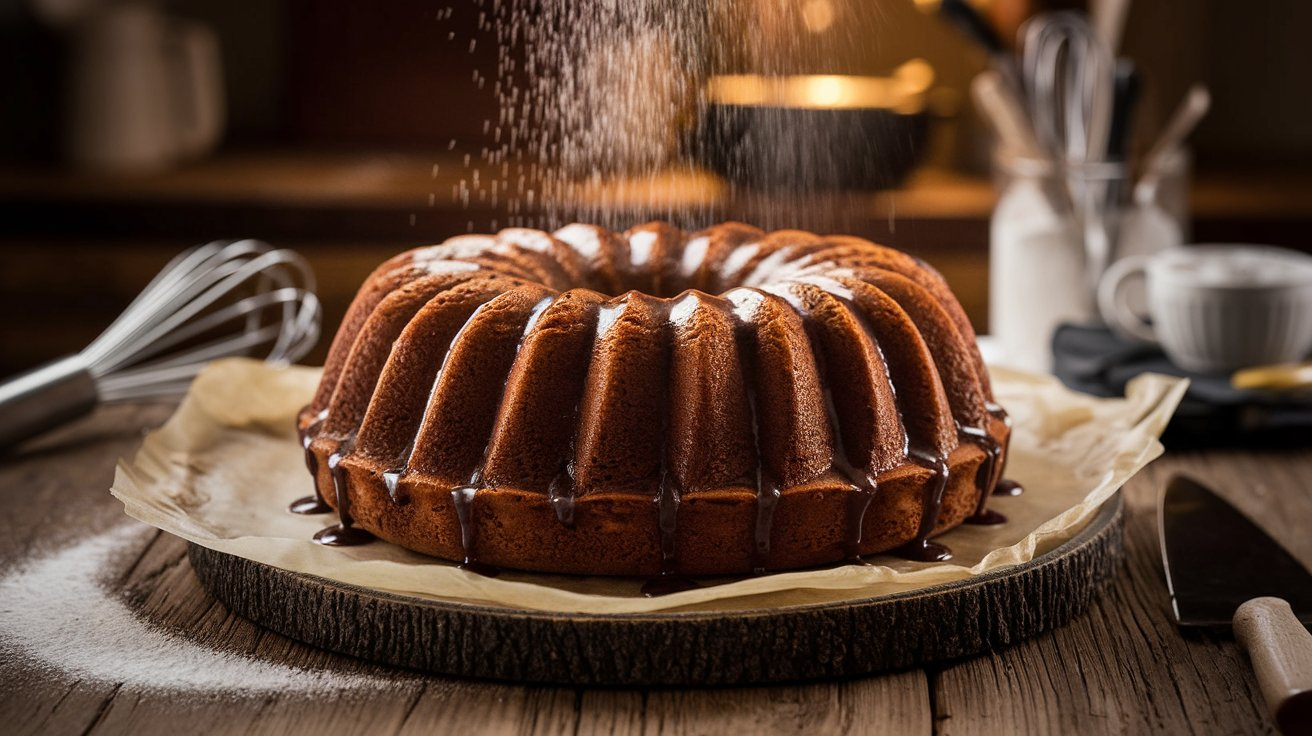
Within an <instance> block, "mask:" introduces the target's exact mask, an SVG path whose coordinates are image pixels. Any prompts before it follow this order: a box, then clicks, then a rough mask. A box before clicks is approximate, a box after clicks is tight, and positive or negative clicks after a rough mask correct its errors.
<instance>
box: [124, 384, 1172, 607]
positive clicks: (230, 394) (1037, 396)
mask: <svg viewBox="0 0 1312 736" xmlns="http://www.w3.org/2000/svg"><path fill="white" fill-rule="evenodd" d="M992 374H993V382H994V383H993V386H994V393H995V394H996V398H997V399H998V401H999V403H1001V404H1002V405H1003V406H1005V407H1006V408H1007V411H1008V412H1009V413H1010V414H1011V417H1012V419H1013V421H1014V427H1015V434H1014V436H1013V438H1012V441H1011V458H1010V460H1009V462H1008V470H1007V477H1009V478H1014V479H1015V480H1017V481H1019V482H1020V483H1021V484H1022V485H1023V486H1024V487H1025V493H1024V494H1023V495H1021V496H1018V497H1015V498H1006V497H1001V498H994V499H992V500H991V501H990V503H989V506H990V508H994V509H997V510H998V511H1000V512H1001V513H1003V514H1004V515H1006V517H1007V519H1008V522H1007V523H1006V524H1003V525H1000V526H969V525H964V526H961V527H959V528H958V529H955V530H953V531H951V532H948V533H947V534H945V535H942V536H941V537H939V538H938V539H939V541H942V542H943V543H945V544H947V545H948V546H949V547H950V548H951V549H952V551H953V552H954V557H953V559H952V560H951V561H949V562H946V563H917V562H910V561H907V560H901V559H897V558H893V557H888V556H883V555H880V556H874V557H870V558H867V563H869V564H865V565H840V566H836V567H832V568H827V569H820V570H806V571H800V572H787V573H777V574H771V575H762V576H757V577H747V578H704V579H699V580H698V582H699V583H701V585H702V587H700V588H697V589H695V590H690V591H686V592H680V593H674V594H671V595H667V596H662V597H659V598H644V597H643V596H642V594H641V592H640V590H639V589H640V587H641V585H642V582H643V581H642V580H640V579H624V578H606V577H575V576H566V575H545V574H541V573H520V572H515V571H504V572H503V573H502V574H501V575H500V576H498V577H495V578H492V577H487V576H484V575H479V574H477V573H472V572H468V571H465V570H461V569H459V568H458V567H457V566H456V565H454V564H451V563H448V562H444V561H442V560H437V559H434V558H431V557H426V556H423V555H419V554H416V553H413V552H409V551H407V550H404V549H401V548H399V547H395V546H393V545H391V544H387V543H384V542H381V541H378V542H373V543H371V544H366V545H362V546H359V547H325V546H322V545H319V544H316V543H315V542H313V541H312V540H311V537H312V536H313V535H314V533H315V532H316V531H318V530H319V529H321V528H322V527H324V526H326V525H327V524H328V523H331V521H330V517H329V516H327V515H320V516H298V515H296V514H292V513H289V512H288V511H287V510H286V509H287V505H288V504H289V503H290V502H291V501H293V500H294V499H296V498H299V497H301V496H304V495H306V494H307V493H309V492H310V491H311V485H310V479H309V475H308V473H307V472H306V470H305V465H304V456H303V454H302V451H301V448H300V447H299V446H298V444H297V442H296V438H295V431H294V426H293V425H294V417H295V415H296V412H297V411H298V410H299V409H300V408H301V407H302V406H303V405H304V404H305V403H307V402H308V401H309V398H310V396H311V394H312V393H313V391H314V388H315V386H316V384H317V382H318V377H319V371H318V370H317V369H311V368H298V367H293V368H275V367H271V366H268V365H265V364H263V363H259V362H256V361H251V360H245V359H231V360H223V361H218V362H215V363H213V364H212V365H211V366H209V367H208V368H207V369H206V370H205V371H204V372H203V373H202V374H201V375H200V377H198V378H197V379H196V382H195V384H194V385H193V386H192V389H191V392H190V393H189V394H188V395H187V397H186V399H185V400H184V401H183V402H182V405H181V406H180V407H179V408H178V410H177V412H176V413H175V414H174V415H173V417H172V418H171V419H170V420H169V421H168V423H167V424H165V425H164V426H163V427H162V428H160V429H159V430H157V431H155V432H152V433H151V434H150V435H149V436H147V438H146V440H145V443H144V444H143V446H142V448H141V450H140V451H139V452H138V453H137V456H136V457H135V458H134V459H132V460H131V461H120V462H119V465H118V471H117V473H116V475H115V478H114V486H113V489H112V493H113V494H114V495H115V496H116V497H117V498H118V499H119V500H121V501H122V502H123V505H124V507H125V509H126V511H127V513H128V515H130V516H132V517H134V518H136V519H139V520H141V521H144V522H146V523H147V524H151V525H153V526H156V527H158V528H160V529H163V530H164V531H166V532H169V533H171V534H175V535H177V536H179V537H182V538H184V539H188V540H191V541H192V542H195V543H197V544H200V545H203V546H205V547H209V548H212V549H216V550H219V551H222V552H227V553H230V554H234V555H240V556H242V557H246V558H249V559H252V560H256V561H259V562H263V563H267V564H269V565H274V566H276V567H281V568H284V569H287V570H293V571H297V572H303V573H309V574H311V575H317V576H320V577H324V578H330V579H332V580H337V581H340V582H344V583H350V584H354V585H359V586H364V587H368V588H374V589H378V590H383V591H390V592H394V593H402V594H409V595H419V596H424V597H430V598H434V599H439V600H447V601H467V602H471V603H478V604H481V605H492V606H501V607H506V608H512V609H534V610H544V611H561V612H583V613H598V614H602V613H607V614H613V613H642V612H651V611H669V610H684V611H692V610H697V611H732V610H743V609H748V608H759V607H770V606H781V605H798V604H806V603H822V602H829V601H838V600H852V599H859V598H867V597H872V596H878V595H885V594H889V593H896V592H904V591H908V590H913V589H915V588H920V587H925V586H930V585H936V584H939V583H944V582H948V581H951V580H957V579H961V578H965V577H969V576H972V575H979V574H981V573H983V572H987V571H989V570H993V569H996V568H999V567H1002V566H1006V565H1015V564H1018V563H1022V562H1025V561H1028V560H1030V559H1032V558H1033V557H1034V556H1035V555H1038V554H1042V553H1043V552H1046V551H1047V550H1049V549H1052V548H1053V547H1056V546H1058V545H1060V544H1061V543H1062V542H1064V541H1066V540H1067V539H1069V538H1071V537H1072V536H1073V535H1074V534H1075V533H1076V532H1078V531H1079V530H1080V529H1081V528H1082V527H1083V526H1084V525H1085V524H1086V523H1087V522H1088V520H1089V519H1090V518H1092V516H1093V515H1094V514H1095V513H1096V512H1097V510H1098V508H1099V506H1100V505H1101V504H1102V503H1103V502H1104V501H1106V500H1107V499H1108V498H1110V497H1111V496H1112V494H1113V493H1115V491H1116V489H1118V488H1119V487H1120V486H1121V485H1122V484H1123V483H1124V482H1125V481H1126V479H1128V478H1129V477H1130V476H1132V475H1134V474H1135V473H1136V472H1138V470H1139V469H1140V468H1142V467H1143V466H1144V465H1146V464H1147V463H1148V462H1150V461H1151V460H1152V459H1153V458H1155V457H1157V456H1158V455H1159V454H1161V452H1162V446H1161V443H1159V442H1158V441H1157V437H1158V436H1159V435H1160V434H1161V432H1162V430H1163V429H1164V428H1165V426H1166V423H1167V420H1168V419H1170V416H1171V412H1172V411H1173V410H1174V409H1175V406H1176V404H1177V403H1178V402H1179V400H1180V397H1181V396H1182V395H1183V394H1184V390H1185V388H1186V386H1187V382H1186V381H1184V380H1181V379H1178V378H1172V377H1168V376H1161V375H1153V374H1148V375H1144V376H1141V377H1140V378H1138V379H1136V380H1134V381H1133V382H1131V383H1130V385H1129V386H1128V387H1127V390H1126V394H1127V396H1126V398H1125V399H1117V400H1108V399H1095V398H1092V397H1089V396H1085V395H1082V394H1075V393H1073V392H1071V391H1068V390H1066V389H1065V388H1064V387H1062V386H1061V384H1060V383H1058V382H1057V380H1056V379H1054V378H1052V377H1050V376H1039V375H1031V374H1025V373H1020V372H1016V371H1013V370H1009V369H1004V368H993V369H992ZM331 520H335V517H332V519H331Z"/></svg>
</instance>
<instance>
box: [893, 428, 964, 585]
mask: <svg viewBox="0 0 1312 736" xmlns="http://www.w3.org/2000/svg"><path fill="white" fill-rule="evenodd" d="M907 459H908V460H910V461H911V462H913V463H915V464H917V465H919V466H920V467H922V468H926V469H928V470H930V471H933V473H934V477H933V479H931V480H930V482H929V486H928V487H927V488H926V489H925V506H924V512H923V513H922V514H921V515H920V529H919V530H917V531H916V538H915V539H913V540H911V541H910V542H907V543H906V544H904V545H902V546H901V547H898V548H897V549H895V550H893V554H895V555H898V556H899V557H906V558H907V559H910V560H915V561H916V562H942V561H944V560H950V559H952V550H950V549H948V548H947V547H946V546H945V545H942V544H939V543H938V542H931V541H930V540H929V535H930V534H931V533H933V531H934V526H935V524H937V523H938V513H939V511H940V510H941V509H942V508H943V491H944V490H945V489H946V488H947V486H948V463H947V459H946V458H944V457H943V456H942V455H939V454H938V453H935V452H931V451H928V450H922V449H918V448H911V449H909V450H908V451H907Z"/></svg>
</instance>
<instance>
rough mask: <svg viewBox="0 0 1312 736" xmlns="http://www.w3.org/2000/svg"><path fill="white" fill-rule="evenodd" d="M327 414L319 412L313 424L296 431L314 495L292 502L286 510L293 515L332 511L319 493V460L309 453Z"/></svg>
mask: <svg viewBox="0 0 1312 736" xmlns="http://www.w3.org/2000/svg"><path fill="white" fill-rule="evenodd" d="M327 414H328V411H327V410H326V409H325V410H324V411H321V412H319V415H318V416H317V417H315V419H314V421H313V422H311V423H310V424H308V425H306V426H305V428H304V429H300V428H298V429H297V430H296V436H297V437H298V438H299V439H300V442H301V447H302V448H303V449H304V450H305V469H306V470H308V471H310V480H311V482H312V483H313V486H314V494H313V495H309V496H304V497H301V498H298V499H296V500H295V501H292V502H291V505H290V506H288V507H287V510H288V511H290V512H292V513H293V514H307V515H308V514H326V513H328V512H329V511H332V507H331V506H329V505H328V503H327V502H326V501H324V498H323V494H321V493H320V492H319V458H318V457H316V456H315V454H314V453H313V452H311V451H310V443H311V442H313V441H314V436H315V435H316V434H318V432H319V427H321V426H323V420H324V417H325V416H327Z"/></svg>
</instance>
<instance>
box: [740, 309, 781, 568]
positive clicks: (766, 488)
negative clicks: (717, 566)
mask: <svg viewBox="0 0 1312 736" xmlns="http://www.w3.org/2000/svg"><path fill="white" fill-rule="evenodd" d="M735 321H736V324H735V325H734V332H735V335H734V337H735V342H736V343H737V348H738V372H739V375H741V376H742V379H743V389H744V391H745V393H746V396H747V412H748V414H750V415H751V426H752V450H753V452H755V454H756V478H755V479H754V480H755V485H756V523H755V524H754V525H753V528H752V552H751V554H752V572H753V573H755V574H758V575H759V574H761V573H764V572H765V562H766V559H767V558H768V557H769V556H770V533H771V531H772V530H773V528H774V510H775V508H776V507H777V506H778V505H779V495H780V492H781V491H782V490H783V489H782V488H781V484H780V483H779V481H777V480H775V479H774V478H773V477H772V476H771V475H770V473H769V472H768V471H767V470H766V468H765V457H764V456H763V455H762V453H761V419H760V414H759V412H758V409H757V406H756V375H755V371H753V370H752V361H750V360H748V359H747V356H748V355H749V354H750V353H751V352H752V350H753V342H754V341H753V340H752V335H751V331H752V328H751V326H750V325H749V324H748V323H747V322H745V321H744V320H742V319H738V318H737V314H735Z"/></svg>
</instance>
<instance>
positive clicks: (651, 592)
mask: <svg viewBox="0 0 1312 736" xmlns="http://www.w3.org/2000/svg"><path fill="white" fill-rule="evenodd" d="M699 587H701V586H699V585H698V584H697V583H696V582H694V581H692V580H689V579H688V578H685V577H683V576H682V575H673V574H670V575H664V574H662V575H654V576H652V577H650V578H647V581H646V582H644V583H643V584H642V594H643V596H645V597H647V598H656V597H659V596H662V595H669V594H671V593H682V592H683V591H685V590H693V589H694V588H699Z"/></svg>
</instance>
